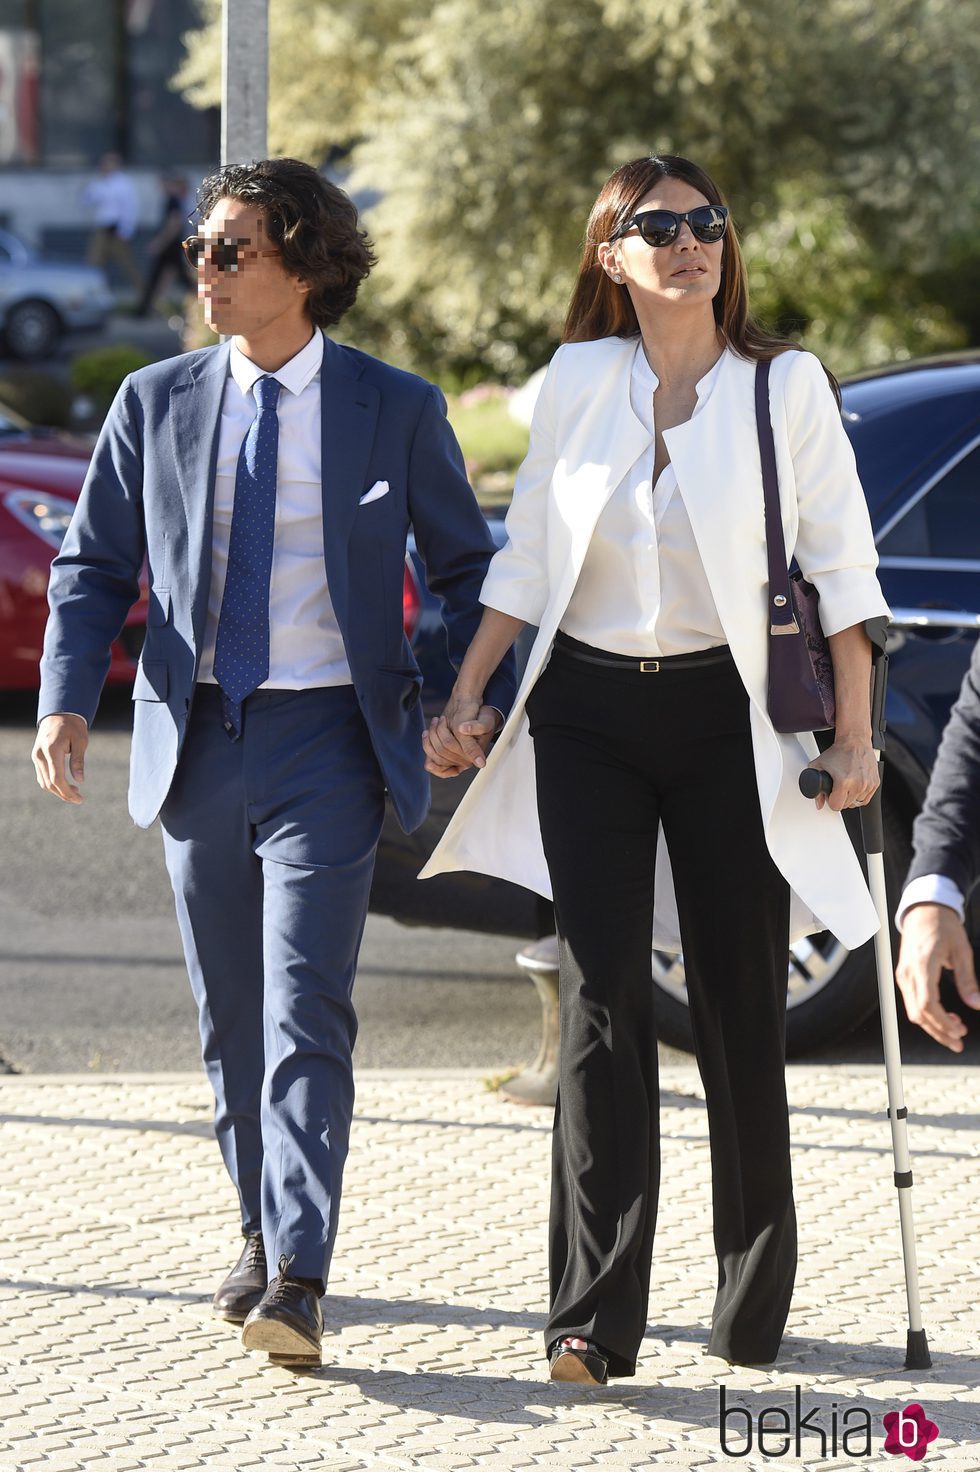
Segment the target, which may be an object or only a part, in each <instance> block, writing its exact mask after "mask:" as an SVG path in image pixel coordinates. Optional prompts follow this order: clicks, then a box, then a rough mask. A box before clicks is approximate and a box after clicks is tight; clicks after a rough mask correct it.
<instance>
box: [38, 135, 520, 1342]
mask: <svg viewBox="0 0 980 1472" xmlns="http://www.w3.org/2000/svg"><path fill="white" fill-rule="evenodd" d="M200 212H201V219H202V222H203V223H202V225H201V233H200V235H199V236H196V237H192V239H191V240H190V241H189V242H188V247H187V248H188V254H189V256H190V258H191V260H192V263H193V264H195V265H196V266H197V268H198V272H199V283H200V293H201V295H202V297H203V299H204V302H205V310H206V315H207V318H208V321H209V322H210V324H211V326H212V327H213V328H214V329H215V330H216V331H218V332H220V333H227V334H232V335H233V341H232V342H231V343H230V344H228V343H226V344H224V345H222V346H220V347H211V348H205V349H204V350H203V351H200V352H194V353H188V354H186V355H184V356H182V357H178V358H173V359H170V360H168V361H166V362H163V363H157V364H154V365H153V366H152V367H148V368H143V369H140V370H139V372H137V373H134V374H132V375H131V376H130V377H129V378H128V379H127V380H126V381H125V383H124V384H123V385H122V387H121V389H120V391H119V393H118V395H117V397H116V400H115V402H114V404H113V406H112V409H111V410H110V412H109V416H108V418H107V420H106V423H105V426H104V428H103V430H102V434H101V435H100V437H99V442H98V445H97V446H96V450H95V454H94V456H93V459H92V463H91V466H90V469H89V473H88V476H87V478H86V481H85V485H84V487H83V489H82V493H81V497H80V499H79V502H78V508H77V511H76V512H75V515H74V517H73V518H72V522H71V526H70V527H69V530H68V533H67V535H66V537H65V541H64V545H63V547H62V550H61V552H60V554H59V555H58V557H57V558H55V561H54V563H53V565H52V573H51V586H50V595H49V598H50V605H51V616H50V619H49V622H48V628H47V635H46V639H45V647H44V656H43V660H42V664H41V695H40V707H39V725H38V735H37V741H36V745H35V748H34V766H35V771H36V774H37V778H38V782H39V783H40V785H41V786H42V787H43V788H45V789H46V790H47V791H49V792H51V793H53V794H55V795H57V796H58V797H60V798H62V799H63V800H64V801H66V802H80V801H81V793H80V791H79V788H78V785H77V783H78V781H79V780H80V779H81V778H82V776H83V764H84V755H85V748H86V745H87V742H88V728H89V726H90V724H91V722H92V720H93V718H94V716H95V712H96V707H97V705H98V701H99V695H100V691H101V688H102V683H103V680H104V678H105V674H106V670H107V668H108V663H109V647H110V645H111V643H112V641H113V639H114V638H115V637H116V636H117V634H118V633H119V630H120V629H121V627H122V624H123V620H124V618H125V616H126V613H127V610H128V609H129V608H130V606H131V605H132V603H133V602H134V600H135V599H136V598H137V596H138V593H139V578H140V571H141V568H142V566H143V563H144V559H145V560H146V563H147V565H148V570H149V581H150V595H149V610H148V615H147V633H146V643H145V647H144V650H143V655H142V658H141V660H140V665H139V670H138V672H137V676H136V683H135V686H134V689H133V700H134V702H135V707H134V709H135V718H134V728H133V746H132V767H131V780H130V792H129V803H130V812H131V813H132V816H133V818H134V820H135V821H136V822H137V823H138V824H139V825H140V826H141V827H148V826H149V825H150V824H151V823H152V822H153V821H154V819H155V818H156V817H157V816H158V815H159V816H160V820H161V826H162V828H163V836H164V846H165V852H166V860H167V868H168V871H169V874H170V877H171V881H172V884H173V889H174V895H175V898H176V905H177V915H178V920H179V924H180V931H181V937H182V940H183V945H184V952H185V956H186V960H187V968H188V972H189V975H190V980H191V985H192V988H193V991H194V995H195V998H196V1000H197V1004H198V1009H199V1016H200V1030H201V1041H202V1049H203V1056H204V1062H205V1066H206V1069H207V1072H208V1076H209V1078H210V1081H211V1084H212V1086H213V1089H214V1095H215V1104H216V1107H215V1129H216V1133H217V1137H218V1141H219V1144H220V1147H221V1151H222V1154H223V1157H224V1161H225V1164H226V1166H227V1168H228V1171H229V1174H230V1175H231V1178H232V1180H233V1182H234V1184H235V1186H236V1188H237V1190H238V1195H239V1200H240V1203H241V1216H242V1230H243V1234H244V1237H245V1245H244V1250H243V1252H242V1255H241V1257H240V1259H239V1261H238V1263H237V1264H236V1266H235V1267H234V1268H233V1269H232V1272H231V1273H230V1275H229V1277H228V1278H227V1279H226V1280H225V1282H224V1283H223V1284H222V1285H221V1287H220V1288H219V1289H218V1291H217V1293H216V1294H215V1296H214V1302H213V1306H214V1311H215V1312H216V1313H217V1314H218V1315H219V1316H221V1317H223V1318H225V1319H228V1320H230V1321H231V1322H234V1323H243V1324H244V1327H243V1331H242V1336H243V1342H244V1344H245V1346H246V1347H247V1348H249V1349H258V1350H264V1351H266V1352H268V1353H269V1354H270V1355H271V1357H272V1358H273V1359H274V1360H276V1361H278V1362H280V1363H286V1364H300V1363H310V1362H314V1363H316V1362H319V1359H320V1339H321V1333H322V1313H321V1307H320V1298H321V1295H322V1294H323V1292H324V1291H325V1287H326V1280H327V1274H328V1270H329V1264H330V1256H331V1251H332V1248H333V1243H334V1238H335V1235H336V1231H337V1215H338V1207H339V1202H340V1192H341V1179H342V1173H343V1166H344V1160H345V1157H346V1153H347V1146H348V1136H349V1130H350V1121H351V1114H352V1110H353V1080H352V1069H351V1051H352V1048H353V1044H354V1037H355V1033H356V1018H355V1013H354V1009H353V1006H352V1002H351V991H352V986H353V981H354V971H355V967H356V962H357V952H358V947H359V945H360V940H361V935H362V932H363V928H364V922H365V918H366V915H367V906H368V892H369V889H370V884H371V875H372V869H373V864H374V855H375V849H376V846H377V842H378V837H379V834H380V831H381V823H382V817H383V811H384V796H385V792H386V791H387V793H388V795H389V797H390V799H391V802H392V805H393V807H394V810H395V813H396V814H397V816H398V819H399V821H400V822H401V824H402V826H403V827H404V828H405V829H406V831H409V830H411V829H414V828H416V827H417V826H418V825H419V824H420V823H421V821H422V819H423V817H424V815H425V812H426V809H427V806H428V801H429V792H428V778H427V777H426V775H425V772H424V769H423V753H422V745H421V735H422V724H423V723H422V716H421V711H420V707H419V695H420V684H421V678H420V675H419V671H418V667H417V665H416V663H415V660H414V658H413V655H412V650H411V647H410V645H409V643H408V640H407V639H406V638H405V635H404V632H403V627H402V588H403V578H404V566H405V542H406V535H407V532H408V528H409V525H411V526H412V527H413V528H414V531H415V537H416V542H417V545H418V547H419V550H420V551H421V553H422V556H423V558H424V560H425V564H426V571H427V579H428V583H429V586H430V588H431V589H432V590H433V591H434V592H436V593H437V594H438V595H439V596H440V597H441V599H442V600H443V617H444V622H445V626H446V631H447V637H448V642H449V651H450V657H451V658H452V660H453V662H454V663H455V664H456V665H457V666H458V664H459V663H460V661H461V659H462V656H463V654H464V653H465V650H466V648H467V645H468V644H469V642H470V640H471V638H472V636H473V633H474V632H475V629H476V626H477V623H478V622H479V617H480V613H481V609H480V604H479V601H478V595H479V590H480V587H481V584H482V581H483V577H484V574H485V572H486V568H487V563H488V561H489V559H490V557H491V556H492V554H493V551H494V547H493V541H492V539H491V537H490V535H489V532H488V531H487V528H486V525H485V523H484V521H483V518H482V516H481V514H480V511H479V509H478V507H477V505H476V501H475V499H474V497H473V494H472V491H471V490H470V488H469V485H468V483H467V480H466V475H465V471H464V466H463V461H462V456H461V454H460V451H459V447H458V445H457V443H456V440H455V437H454V436H453V433H452V430H451V429H450V428H449V425H448V422H447V420H446V417H445V404H444V400H443V398H442V395H441V394H440V392H439V390H438V389H437V388H435V387H433V386H432V385H430V384H428V383H426V382H424V381H423V380H422V379H419V378H416V377H414V376H413V375H411V374H407V373H403V372H400V371H398V370H396V369H394V368H391V367H389V366H388V365H386V364H384V363H382V362H379V361H378V360H376V359H373V358H369V357H367V356H366V355H365V354H363V353H360V352H356V351H354V350H352V349H349V348H345V347H341V346H339V345H338V344H337V343H335V342H333V341H331V339H330V338H329V337H327V336H325V334H324V333H323V331H322V330H321V329H323V328H325V327H329V326H331V325H332V324H334V323H336V322H337V321H339V320H340V318H341V317H342V315H343V314H344V312H345V311H346V310H347V309H348V308H349V307H350V306H351V305H352V303H353V301H354V299H355V297H356V294H357V290H358V287H359V285H360V283H361V281H362V280H363V279H364V277H365V276H366V275H367V274H368V271H369V270H370V268H371V266H372V265H373V264H374V258H373V256H372V254H371V251H370V247H369V244H368V241H367V237H366V235H365V234H364V232H363V231H361V230H360V229H359V227H358V218H357V212H356V210H355V208H354V206H353V204H352V203H351V201H350V200H349V199H348V198H347V196H346V195H345V194H343V192H342V191H341V190H339V189H337V188H336V187H334V186H333V185H331V184H329V183H327V182H326V181H325V180H324V179H322V178H321V176H320V175H319V174H318V173H317V171H316V170H314V169H312V168H310V167H309V166H308V165H306V164H302V163H298V162H296V161H295V160H291V159H273V160H266V161H264V162H262V163H258V164H247V165H237V166H230V167H228V168H225V169H223V170H220V171H219V172H218V173H216V174H215V175H212V176H211V177H210V178H209V179H207V180H205V182H204V184H203V185H202V190H201V198H200ZM514 687H515V670H514V665H513V663H511V662H506V663H503V664H502V665H501V667H500V669H499V670H498V671H497V673H496V675H495V677H494V680H493V681H492V682H491V686H490V687H489V689H488V693H487V699H488V702H489V704H490V706H492V707H495V708H497V710H498V711H499V712H506V711H507V710H508V709H509V707H510V704H511V702H512V700H513V695H514ZM483 715H486V716H487V717H488V720H489V719H492V717H491V715H490V712H489V711H485V712H481V716H483ZM497 719H498V720H499V715H498V717H497ZM66 767H67V771H66ZM267 1263H268V1264H275V1265H276V1266H277V1268H278V1271H277V1273H276V1274H275V1275H274V1276H272V1279H271V1281H269V1278H270V1274H269V1272H268V1270H267Z"/></svg>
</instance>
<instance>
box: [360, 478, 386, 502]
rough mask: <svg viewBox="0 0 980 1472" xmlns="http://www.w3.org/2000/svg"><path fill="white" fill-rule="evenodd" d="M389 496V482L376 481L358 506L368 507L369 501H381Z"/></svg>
mask: <svg viewBox="0 0 980 1472" xmlns="http://www.w3.org/2000/svg"><path fill="white" fill-rule="evenodd" d="M387 494H388V482H387V481H386V480H376V481H375V482H374V485H373V486H372V487H371V489H370V490H369V491H365V492H364V495H363V496H362V497H361V498H360V500H359V501H358V503H357V504H358V506H366V505H367V503H368V502H369V501H380V500H381V497H382V496H387Z"/></svg>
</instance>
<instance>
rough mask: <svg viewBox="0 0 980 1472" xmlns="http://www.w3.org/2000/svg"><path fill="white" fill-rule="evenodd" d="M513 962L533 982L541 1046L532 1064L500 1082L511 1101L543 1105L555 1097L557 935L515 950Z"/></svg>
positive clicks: (556, 1077)
mask: <svg viewBox="0 0 980 1472" xmlns="http://www.w3.org/2000/svg"><path fill="white" fill-rule="evenodd" d="M516 960H517V964H518V966H520V967H521V969H522V970H523V971H526V972H527V974H528V976H529V977H530V979H531V981H532V982H533V983H534V986H535V989H536V990H537V993H538V997H539V999H540V1002H541V1046H540V1048H539V1049H538V1056H537V1057H536V1058H535V1060H534V1062H533V1063H529V1064H528V1066H527V1067H526V1068H525V1069H524V1070H523V1071H522V1072H521V1073H518V1074H515V1076H514V1077H513V1078H510V1079H508V1080H507V1082H506V1083H505V1084H501V1086H500V1088H499V1090H498V1093H499V1095H500V1097H501V1098H502V1099H508V1100H509V1101H510V1102H511V1103H512V1104H545V1105H548V1106H550V1107H551V1108H552V1109H553V1108H554V1106H555V1101H556V1099H557V1098H558V937H557V936H555V935H548V936H545V938H544V940H538V941H535V942H534V943H533V944H532V945H529V946H525V947H524V949H523V950H522V951H518V953H517V957H516Z"/></svg>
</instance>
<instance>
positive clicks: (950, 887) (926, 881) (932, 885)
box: [895, 874, 966, 932]
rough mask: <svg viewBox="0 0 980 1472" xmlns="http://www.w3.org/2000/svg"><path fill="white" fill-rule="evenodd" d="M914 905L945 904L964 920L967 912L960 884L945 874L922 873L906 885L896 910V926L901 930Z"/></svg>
mask: <svg viewBox="0 0 980 1472" xmlns="http://www.w3.org/2000/svg"><path fill="white" fill-rule="evenodd" d="M913 905H945V906H946V907H947V909H950V910H955V911H956V913H957V915H958V916H959V917H960V919H961V920H962V919H963V918H964V916H965V913H966V901H965V899H964V897H963V894H962V892H961V890H960V888H959V886H958V885H956V884H954V883H953V881H952V879H950V878H948V877H947V875H945V874H920V875H919V877H918V879H913V880H912V883H911V884H908V885H906V887H905V891H904V893H903V894H902V898H901V899H900V900H899V902H898V909H897V910H896V911H895V927H896V929H897V930H898V931H899V932H901V929H902V925H903V923H904V920H905V915H906V912H907V911H909V910H910V909H911V908H912V906H913Z"/></svg>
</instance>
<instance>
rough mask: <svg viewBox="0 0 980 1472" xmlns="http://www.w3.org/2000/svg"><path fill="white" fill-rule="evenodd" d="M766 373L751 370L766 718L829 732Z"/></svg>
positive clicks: (826, 657)
mask: <svg viewBox="0 0 980 1472" xmlns="http://www.w3.org/2000/svg"><path fill="white" fill-rule="evenodd" d="M769 367H770V364H769V362H764V363H756V365H755V417H756V425H757V427H758V433H759V453H760V455H761V457H762V487H763V492H764V495H765V507H766V550H767V552H768V556H769V603H768V614H769V717H770V719H771V721H772V724H773V726H774V727H775V729H776V730H777V731H784V732H790V731H829V730H831V729H832V727H833V725H834V718H835V712H834V666H833V661H832V660H831V657H830V650H829V648H828V646H827V639H826V635H825V634H824V632H823V628H822V627H821V624H820V613H819V607H818V605H819V601H820V595H819V594H818V592H817V590H816V588H815V587H814V586H813V584H812V583H808V582H807V581H806V579H805V578H804V576H803V574H802V573H801V572H800V571H799V570H797V571H796V572H794V573H793V574H792V575H791V574H790V573H789V571H788V567H787V559H786V542H785V540H784V538H783V520H782V516H781V515H780V510H779V481H778V478H777V473H776V446H775V444H774V442H773V437H772V417H771V415H770V411H769Z"/></svg>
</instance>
